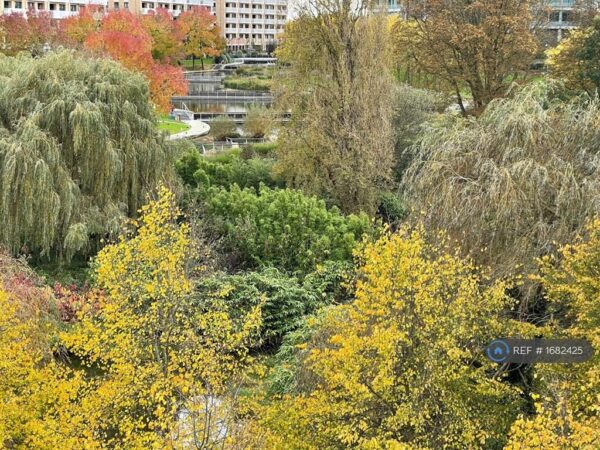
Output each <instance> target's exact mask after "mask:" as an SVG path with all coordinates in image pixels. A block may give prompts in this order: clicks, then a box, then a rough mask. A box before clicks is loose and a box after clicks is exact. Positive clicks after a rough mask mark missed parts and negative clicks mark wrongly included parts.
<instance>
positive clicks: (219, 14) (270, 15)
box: [0, 0, 288, 50]
mask: <svg viewBox="0 0 600 450" xmlns="http://www.w3.org/2000/svg"><path fill="white" fill-rule="evenodd" d="M86 6H93V7H94V8H98V9H100V10H109V11H110V10H121V9H126V10H129V11H131V12H132V13H134V14H149V13H150V12H152V11H153V10H156V9H158V8H164V9H167V10H168V11H169V12H170V13H171V14H172V15H173V16H174V17H175V18H176V17H177V16H179V15H180V14H181V13H182V12H183V11H187V10H190V9H192V8H194V7H197V6H202V7H206V8H208V9H209V10H210V11H211V12H212V13H213V14H215V15H216V18H217V24H218V25H219V28H220V30H221V34H222V36H223V37H224V38H225V40H226V42H227V47H228V48H229V49H230V50H241V49H249V48H260V49H262V50H266V49H268V47H269V44H274V43H275V42H276V41H277V38H278V35H279V34H280V33H281V32H282V31H283V27H284V26H285V23H286V22H287V19H288V0H239V1H238V0H0V14H11V13H14V12H17V13H21V14H25V13H26V12H27V11H28V10H37V11H47V12H49V13H50V14H51V15H52V17H53V18H54V19H64V18H66V17H69V16H71V15H74V14H77V13H78V12H79V11H80V10H81V9H82V8H84V7H86Z"/></svg>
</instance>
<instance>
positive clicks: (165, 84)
mask: <svg viewBox="0 0 600 450" xmlns="http://www.w3.org/2000/svg"><path fill="white" fill-rule="evenodd" d="M90 19H91V20H90ZM86 33H87V36H86ZM65 34H66V35H67V36H69V37H70V38H71V39H73V40H74V41H75V42H81V44H82V45H83V46H84V47H85V48H87V49H89V50H92V51H93V52H95V53H97V54H102V55H106V56H109V57H110V58H112V59H114V60H116V61H118V62H120V63H121V64H122V65H123V66H125V67H126V68H128V69H130V70H134V71H137V72H141V73H143V74H144V75H145V76H146V78H147V79H148V82H149V85H150V93H151V96H152V100H153V101H154V103H155V105H156V107H157V108H158V109H159V110H160V111H168V110H169V108H170V100H171V97H172V96H173V95H181V94H184V93H185V92H186V88H187V85H186V82H185V79H184V77H183V71H182V70H181V69H180V68H176V67H173V66H170V65H165V64H163V63H161V62H159V61H155V60H154V58H153V57H152V55H153V53H152V51H153V37H152V35H151V34H150V33H149V32H148V29H147V28H145V27H144V25H143V22H142V19H141V18H140V16H137V15H134V14H132V13H130V12H129V11H125V10H121V11H111V12H109V13H108V14H106V15H104V17H103V18H102V19H101V21H99V23H97V24H96V23H95V20H94V18H93V12H92V11H85V12H84V13H83V14H81V15H79V16H78V17H77V18H74V19H71V20H70V21H68V23H66V24H65ZM84 36H85V38H84Z"/></svg>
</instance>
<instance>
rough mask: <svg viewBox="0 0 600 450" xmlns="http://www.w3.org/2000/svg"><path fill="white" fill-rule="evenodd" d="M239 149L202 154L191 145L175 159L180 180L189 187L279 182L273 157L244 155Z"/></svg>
mask: <svg viewBox="0 0 600 450" xmlns="http://www.w3.org/2000/svg"><path fill="white" fill-rule="evenodd" d="M241 153H242V152H241V151H240V150H239V149H235V150H232V151H229V152H224V153H222V154H219V155H215V156H202V155H200V153H199V152H198V150H196V149H193V150H191V151H188V152H187V153H185V154H183V155H182V156H181V158H180V159H178V160H177V162H176V163H175V168H176V170H177V173H178V174H179V176H181V178H182V179H183V182H184V183H185V184H186V185H188V186H192V187H202V188H208V187H211V186H220V187H225V188H228V187H230V186H232V185H234V184H237V185H238V186H240V187H241V188H249V187H251V188H254V189H255V190H257V191H258V188H259V186H260V184H261V183H262V184H265V185H267V186H272V187H276V186H281V185H282V182H281V181H279V180H278V179H277V178H276V177H275V175H274V174H273V165H274V160H273V159H269V158H252V159H244V158H242V156H241Z"/></svg>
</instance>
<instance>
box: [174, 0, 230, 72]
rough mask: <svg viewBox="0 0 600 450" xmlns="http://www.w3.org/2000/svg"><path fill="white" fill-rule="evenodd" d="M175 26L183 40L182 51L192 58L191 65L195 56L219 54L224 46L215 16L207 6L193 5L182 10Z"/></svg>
mask: <svg viewBox="0 0 600 450" xmlns="http://www.w3.org/2000/svg"><path fill="white" fill-rule="evenodd" d="M176 26H177V31H178V33H179V36H180V38H181V39H182V42H183V51H184V52H185V54H186V55H189V56H191V57H192V58H193V65H195V62H196V61H195V60H196V58H203V57H205V56H219V55H220V54H221V52H222V51H223V48H224V47H225V41H224V40H223V38H222V37H221V35H220V33H219V27H218V26H217V22H216V18H215V17H214V16H213V15H212V14H211V13H210V11H209V10H208V9H207V8H203V7H195V8H192V9H191V10H189V11H184V12H183V13H182V14H181V15H180V16H179V18H178V19H177V22H176ZM202 68H203V69H204V62H203V61H202Z"/></svg>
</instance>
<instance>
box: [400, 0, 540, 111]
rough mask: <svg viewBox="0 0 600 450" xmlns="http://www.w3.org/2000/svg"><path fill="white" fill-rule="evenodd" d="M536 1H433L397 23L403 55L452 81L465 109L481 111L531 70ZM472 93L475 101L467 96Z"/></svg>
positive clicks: (419, 5) (420, 3)
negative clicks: (468, 102) (466, 95)
mask: <svg viewBox="0 0 600 450" xmlns="http://www.w3.org/2000/svg"><path fill="white" fill-rule="evenodd" d="M541 3H542V2H537V1H535V0H533V1H530V0H526V1H522V0H507V1H502V2H498V1H497V0H480V1H477V2H471V1H469V0H459V1H456V0H430V1H427V2H423V1H416V2H415V3H414V4H413V5H412V7H411V8H409V9H408V16H409V19H410V20H407V21H403V20H400V21H398V22H397V23H396V25H395V30H394V37H395V42H396V51H397V55H398V57H399V59H401V60H402V61H403V63H404V64H405V65H408V66H410V65H414V66H416V67H418V68H419V69H421V70H423V71H424V72H426V73H428V74H430V75H432V76H434V77H438V78H439V79H441V80H443V81H444V82H446V83H447V85H448V86H449V87H450V89H452V92H453V94H455V95H456V98H457V101H458V103H459V105H460V107H461V109H462V111H463V112H466V109H467V107H469V106H470V107H471V108H472V109H474V110H475V112H481V111H482V110H483V108H484V107H485V105H487V104H488V103H489V102H490V101H491V100H492V99H493V98H496V97H501V96H503V95H504V94H505V92H506V90H507V88H508V86H507V84H506V80H507V79H508V78H510V79H513V80H514V79H516V78H517V77H518V76H520V75H521V74H522V73H523V72H524V71H526V70H527V68H528V65H529V64H530V62H531V59H532V58H533V56H534V55H535V53H536V50H537V45H538V44H537V41H536V39H535V37H534V35H533V29H532V28H533V27H532V24H535V23H536V21H535V20H534V19H538V18H537V17H534V13H536V12H539V11H540V10H541V9H542V8H538V5H539V4H541ZM465 91H467V92H468V94H469V97H470V100H469V101H470V102H472V104H471V105H468V104H467V101H466V100H465V99H464V98H463V97H464V95H465Z"/></svg>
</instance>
